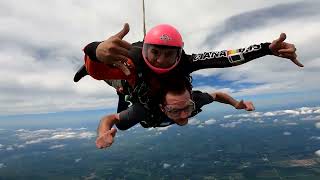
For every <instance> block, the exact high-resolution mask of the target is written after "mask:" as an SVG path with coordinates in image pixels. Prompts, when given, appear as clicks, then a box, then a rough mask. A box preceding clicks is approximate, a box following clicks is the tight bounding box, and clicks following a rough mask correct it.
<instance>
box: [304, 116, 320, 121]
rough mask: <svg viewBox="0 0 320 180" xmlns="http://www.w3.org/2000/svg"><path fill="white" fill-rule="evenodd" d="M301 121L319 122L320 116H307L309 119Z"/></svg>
mask: <svg viewBox="0 0 320 180" xmlns="http://www.w3.org/2000/svg"><path fill="white" fill-rule="evenodd" d="M301 120H304V121H318V120H320V116H307V117H304V118H301Z"/></svg>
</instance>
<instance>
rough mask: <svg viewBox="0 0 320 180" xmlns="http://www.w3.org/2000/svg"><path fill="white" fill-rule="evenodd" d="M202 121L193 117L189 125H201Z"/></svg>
mask: <svg viewBox="0 0 320 180" xmlns="http://www.w3.org/2000/svg"><path fill="white" fill-rule="evenodd" d="M200 123H201V122H200V121H199V120H198V119H195V118H191V119H189V121H188V124H189V125H199V124H200Z"/></svg>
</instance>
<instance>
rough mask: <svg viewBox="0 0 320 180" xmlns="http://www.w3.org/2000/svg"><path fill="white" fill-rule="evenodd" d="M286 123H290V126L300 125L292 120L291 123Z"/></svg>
mask: <svg viewBox="0 0 320 180" xmlns="http://www.w3.org/2000/svg"><path fill="white" fill-rule="evenodd" d="M286 125H288V126H296V125H298V123H295V122H291V123H286Z"/></svg>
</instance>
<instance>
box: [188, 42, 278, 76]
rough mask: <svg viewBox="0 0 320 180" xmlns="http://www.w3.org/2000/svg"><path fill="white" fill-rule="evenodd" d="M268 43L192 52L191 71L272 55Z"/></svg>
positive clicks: (238, 63) (220, 66)
mask: <svg viewBox="0 0 320 180" xmlns="http://www.w3.org/2000/svg"><path fill="white" fill-rule="evenodd" d="M269 45H270V43H261V44H254V45H251V46H249V47H247V48H240V49H233V50H223V51H212V52H204V53H200V54H193V55H192V56H191V59H192V60H191V61H192V66H193V71H196V70H199V69H205V68H225V67H232V66H237V65H241V64H244V63H247V62H249V61H251V60H253V59H257V58H260V57H263V56H265V55H272V52H271V50H270V49H269Z"/></svg>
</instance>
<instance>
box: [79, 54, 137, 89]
mask: <svg viewBox="0 0 320 180" xmlns="http://www.w3.org/2000/svg"><path fill="white" fill-rule="evenodd" d="M84 62H85V66H86V69H87V72H88V74H89V75H90V76H91V77H93V78H94V79H97V80H107V79H124V80H128V81H129V82H130V84H132V83H134V82H135V75H136V72H135V67H134V64H133V62H132V60H131V59H128V61H127V64H128V67H129V69H130V72H131V73H130V75H129V76H126V75H125V74H124V73H123V72H122V71H121V70H120V69H119V68H117V67H112V66H109V65H106V64H103V63H102V62H97V61H92V60H91V59H90V58H89V56H87V55H85V56H84Z"/></svg>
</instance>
